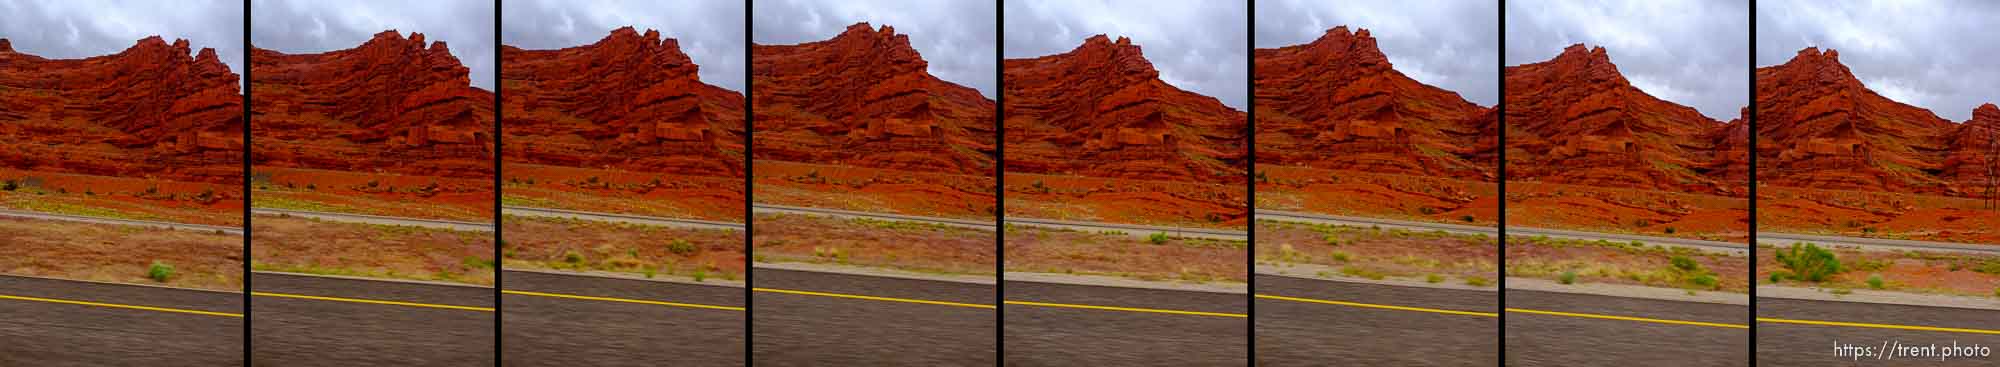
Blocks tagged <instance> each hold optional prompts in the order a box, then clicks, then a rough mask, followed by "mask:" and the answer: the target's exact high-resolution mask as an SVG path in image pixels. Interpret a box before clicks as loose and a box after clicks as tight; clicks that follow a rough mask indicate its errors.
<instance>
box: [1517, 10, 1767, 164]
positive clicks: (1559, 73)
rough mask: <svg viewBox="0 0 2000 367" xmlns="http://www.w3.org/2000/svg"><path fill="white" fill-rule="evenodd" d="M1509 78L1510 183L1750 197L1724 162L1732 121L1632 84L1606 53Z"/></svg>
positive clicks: (1580, 50)
mask: <svg viewBox="0 0 2000 367" xmlns="http://www.w3.org/2000/svg"><path fill="white" fill-rule="evenodd" d="M1506 73H1507V75H1506V78H1507V80H1506V82H1507V91H1506V99H1507V100H1506V104H1507V124H1508V134H1507V149H1508V158H1509V161H1510V163H1509V164H1508V169H1507V175H1508V176H1509V177H1508V179H1510V180H1531V181H1545V182H1556V183H1567V184H1580V185H1593V186H1605V187H1625V188H1639V189H1650V190H1667V191H1679V192H1689V193H1702V194H1717V195H1729V196H1743V195H1746V194H1747V190H1743V188H1744V187H1745V185H1746V183H1744V182H1737V181H1736V180H1735V179H1734V178H1733V177H1735V176H1737V175H1740V174H1741V172H1733V171H1732V168H1731V164H1732V163H1730V162H1732V161H1733V160H1734V159H1733V158H1725V157H1723V156H1724V155H1725V154H1728V153H1729V152H1732V151H1734V150H1733V147H1730V146H1726V144H1730V142H1731V139H1732V136H1733V134H1732V133H1728V132H1723V131H1728V130H1729V129H1731V128H1732V127H1731V125H1728V124H1724V123H1722V122H1719V121H1715V120H1714V119H1710V118H1708V117H1705V116H1702V115H1701V113H1700V112H1697V111H1695V109H1693V108H1690V107H1687V106H1682V105H1679V104H1675V103H1673V102H1668V101H1664V100H1661V99H1659V98H1655V97H1653V96H1651V95H1648V94H1646V93H1645V92H1644V91H1641V90H1639V89H1638V88H1636V87H1633V86H1632V84H1631V83H1630V82H1628V81H1626V80H1625V76H1624V75H1623V74H1621V73H1619V72H1618V66H1617V65H1614V64H1612V63H1611V58H1610V56H1609V53H1608V52H1606V51H1605V50H1604V48H1603V47H1597V48H1586V47H1584V46H1583V45H1581V44H1578V45H1572V46H1569V47H1568V48H1566V49H1564V50H1563V53H1562V54H1561V55H1557V56H1556V57H1555V59H1551V60H1549V61H1544V62H1539V63H1533V64H1526V65H1520V66H1511V67H1508V68H1507V69H1506ZM1746 135H1747V134H1746ZM1745 139H1747V136H1745ZM1737 154H1741V153H1737ZM1739 170H1740V169H1739Z"/></svg>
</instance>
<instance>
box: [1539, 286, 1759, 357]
mask: <svg viewBox="0 0 2000 367" xmlns="http://www.w3.org/2000/svg"><path fill="white" fill-rule="evenodd" d="M1506 306H1507V309H1508V312H1507V320H1506V325H1505V327H1506V333H1507V356H1506V358H1507V363H1506V364H1507V365H1508V366H1621V367H1639V366H1748V365H1750V330H1749V329H1747V325H1748V324H1749V322H1750V308H1749V307H1744V306H1738V305H1727V304H1712V303H1693V302H1677V301H1662V300H1653V299H1642V298H1621V297H1609V296H1598V295H1583V294H1569V293H1550V292H1538V291H1524V290H1508V291H1507V304H1506ZM1518 309H1527V310H1537V311H1553V312H1566V313H1582V314H1592V315H1606V316H1619V317H1634V318H1645V319H1649V320H1671V321H1690V322H1702V323H1713V324H1718V325H1736V326H1737V327H1724V326H1703V325H1686V324H1675V323H1662V322H1649V321H1634V320H1613V319H1602V318H1587V317H1574V316H1560V315H1547V314H1533V313H1526V312H1520V311H1518Z"/></svg>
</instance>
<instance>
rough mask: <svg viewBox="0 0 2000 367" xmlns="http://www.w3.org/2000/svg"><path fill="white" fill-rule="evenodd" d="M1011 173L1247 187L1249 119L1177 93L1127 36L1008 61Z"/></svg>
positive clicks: (1005, 72) (1197, 97) (1008, 157)
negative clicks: (1161, 78)
mask: <svg viewBox="0 0 2000 367" xmlns="http://www.w3.org/2000/svg"><path fill="white" fill-rule="evenodd" d="M1002 73H1003V76H1004V77H1005V78H1006V83H1005V88H1006V90H1005V92H1004V93H1006V97H1005V99H1006V101H1007V105H1006V106H1005V107H1003V108H1005V109H1006V116H1007V121H1006V122H1005V123H1006V127H1007V139H1006V144H1007V150H1006V152H1007V154H1006V160H1007V172H1010V173H1015V172H1019V173H1040V174H1058V175H1079V176H1092V177H1110V178H1129V179H1147V180H1168V181H1187V182H1201V183H1217V184H1227V183H1238V182H1243V180H1245V179H1246V176H1245V174H1246V173H1247V172H1248V168H1249V167H1248V166H1249V164H1248V159H1246V158H1247V156H1248V151H1249V150H1248V149H1247V143H1248V142H1247V139H1246V138H1247V137H1246V136H1244V134H1246V133H1248V131H1249V123H1248V118H1247V117H1246V115H1245V114H1244V113H1243V112H1242V111H1237V110H1234V109H1231V108H1229V107H1227V106H1224V105H1223V104H1222V102H1221V101H1219V100H1216V99H1215V98H1214V97H1208V96H1203V95H1200V94H1195V93H1192V92H1188V91H1184V90H1181V89H1180V88H1175V87H1174V86H1172V85H1169V84H1167V83H1166V82H1164V81H1161V80H1160V79H1159V71H1158V70H1156V69H1154V68H1153V64H1152V62H1149V61H1147V60H1146V58H1145V56H1144V55H1143V54H1141V52H1140V49H1139V46H1137V45H1133V44H1132V43H1131V40H1129V39H1126V38H1124V37H1120V38H1118V40H1117V41H1112V40H1111V39H1110V38H1108V37H1105V36H1103V35H1098V36H1095V37H1091V38H1090V39H1088V40H1085V41H1084V43H1083V45H1081V46H1078V47H1077V48H1076V49H1073V50H1070V51H1069V52H1067V53H1062V54H1056V55H1049V56H1043V57H1038V58H1032V59H1008V60H1005V62H1004V64H1002Z"/></svg>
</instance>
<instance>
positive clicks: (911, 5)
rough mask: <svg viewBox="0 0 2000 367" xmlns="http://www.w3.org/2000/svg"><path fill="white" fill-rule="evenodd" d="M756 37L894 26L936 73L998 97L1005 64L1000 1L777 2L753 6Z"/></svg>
mask: <svg viewBox="0 0 2000 367" xmlns="http://www.w3.org/2000/svg"><path fill="white" fill-rule="evenodd" d="M750 11H751V12H752V13H753V14H751V31H750V37H751V40H752V41H755V42H756V43H757V44H764V45H789V44H799V43H806V42H815V41H822V40H826V39H829V38H833V36H835V35H839V34H840V32H841V31H842V30H845V29H847V26H849V25H853V24H854V23H861V22H867V23H869V24H871V25H874V26H877V27H880V26H885V25H887V26H894V27H896V33H899V34H907V35H909V36H910V46H911V47H915V48H916V49H917V52H918V53H921V54H923V56H924V61H926V62H928V63H929V64H930V73H931V75H936V76H937V77H938V78H939V79H944V80H945V81H949V82H953V83H958V84H960V85H964V86H966V87H970V88H973V89H977V90H979V94H982V95H985V96H986V97H987V98H993V97H994V96H995V93H994V92H995V90H996V89H997V88H998V87H999V82H998V81H997V78H996V76H995V74H996V73H997V72H998V71H999V67H1000V66H999V65H998V63H997V62H996V61H995V59H994V54H995V53H996V52H997V51H996V50H995V49H996V48H997V43H996V41H995V40H996V39H997V35H996V34H995V32H996V31H995V29H996V27H995V24H994V23H995V22H997V21H998V19H996V18H997V16H996V15H995V13H994V11H995V7H994V3H993V2H991V1H976V0H960V1H937V0H775V1H758V2H757V3H756V4H755V5H754V6H752V7H751V10H750Z"/></svg>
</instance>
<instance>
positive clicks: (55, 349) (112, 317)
mask: <svg viewBox="0 0 2000 367" xmlns="http://www.w3.org/2000/svg"><path fill="white" fill-rule="evenodd" d="M31 299H32V300H31ZM53 300H62V301H75V302H90V303H94V304H97V305H86V304H76V303H59V302H52V301H53ZM107 305H126V306H142V307H154V308H165V309H173V310H186V311H197V312H206V313H214V314H199V313H186V312H173V311H160V310H144V309H132V308H120V307H115V306H107ZM242 312H243V294H241V293H229V292H212V291H199V290H186V289H171V288H157V287H144V286H132V285H120V284H108V283H92V282H76V281H65V280H55V279H40V278H23V277H14V276H4V275H0V366H143V365H166V364H163V363H162V362H163V361H171V362H172V363H171V364H174V365H188V366H242V365H243V322H244V321H243V318H242V317H241V315H242ZM228 315H236V316H228Z"/></svg>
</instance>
